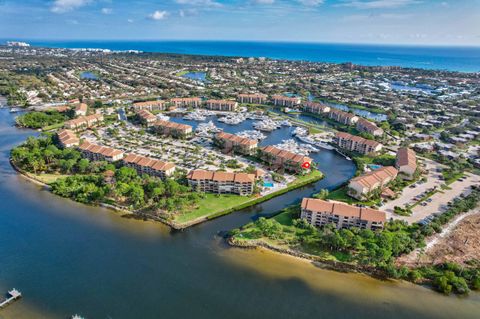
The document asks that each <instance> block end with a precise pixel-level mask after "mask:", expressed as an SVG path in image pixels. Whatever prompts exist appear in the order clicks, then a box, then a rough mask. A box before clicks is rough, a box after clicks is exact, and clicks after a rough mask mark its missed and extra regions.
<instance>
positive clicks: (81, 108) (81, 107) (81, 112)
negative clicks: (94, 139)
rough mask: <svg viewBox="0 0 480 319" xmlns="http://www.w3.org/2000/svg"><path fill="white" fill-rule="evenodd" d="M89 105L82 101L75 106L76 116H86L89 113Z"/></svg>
mask: <svg viewBox="0 0 480 319" xmlns="http://www.w3.org/2000/svg"><path fill="white" fill-rule="evenodd" d="M87 111H88V106H87V104H85V103H80V104H78V105H77V106H76V107H75V115H76V116H85V115H87Z"/></svg>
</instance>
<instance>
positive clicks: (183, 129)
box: [153, 120, 193, 138]
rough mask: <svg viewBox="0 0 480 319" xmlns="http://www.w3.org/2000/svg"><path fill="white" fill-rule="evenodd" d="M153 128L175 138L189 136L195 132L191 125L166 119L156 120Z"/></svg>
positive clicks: (159, 132)
mask: <svg viewBox="0 0 480 319" xmlns="http://www.w3.org/2000/svg"><path fill="white" fill-rule="evenodd" d="M153 129H154V131H155V132H156V133H158V134H162V135H168V136H172V137H175V138H188V137H191V136H192V134H193V130H192V127H191V126H190V125H186V124H179V123H175V122H170V121H164V120H157V121H156V122H154V123H153Z"/></svg>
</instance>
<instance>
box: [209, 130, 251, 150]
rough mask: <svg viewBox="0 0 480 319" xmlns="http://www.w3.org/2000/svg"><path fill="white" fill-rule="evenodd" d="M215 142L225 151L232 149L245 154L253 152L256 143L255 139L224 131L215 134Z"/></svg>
mask: <svg viewBox="0 0 480 319" xmlns="http://www.w3.org/2000/svg"><path fill="white" fill-rule="evenodd" d="M215 143H216V144H217V145H218V146H219V147H221V148H222V149H223V150H224V152H225V153H229V152H231V151H233V152H237V153H240V154H247V155H253V154H255V150H256V148H257V145H258V142H257V141H256V140H252V139H249V138H245V137H240V136H237V135H233V134H230V133H225V132H220V133H217V134H216V135H215Z"/></svg>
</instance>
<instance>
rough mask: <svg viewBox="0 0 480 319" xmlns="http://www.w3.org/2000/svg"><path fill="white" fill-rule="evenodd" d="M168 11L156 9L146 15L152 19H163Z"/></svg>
mask: <svg viewBox="0 0 480 319" xmlns="http://www.w3.org/2000/svg"><path fill="white" fill-rule="evenodd" d="M167 15H168V12H167V11H164V10H157V11H155V12H154V13H152V14H150V15H149V16H148V17H149V18H150V19H152V20H163V19H165V18H166V17H167Z"/></svg>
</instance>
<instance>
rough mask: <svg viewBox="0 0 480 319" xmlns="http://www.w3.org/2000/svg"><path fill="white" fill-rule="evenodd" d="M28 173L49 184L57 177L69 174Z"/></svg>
mask: <svg viewBox="0 0 480 319" xmlns="http://www.w3.org/2000/svg"><path fill="white" fill-rule="evenodd" d="M29 175H30V176H32V177H33V178H35V179H37V180H39V181H41V182H42V183H45V184H51V183H53V182H55V181H56V180H57V179H59V178H63V177H68V176H70V175H62V174H29Z"/></svg>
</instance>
